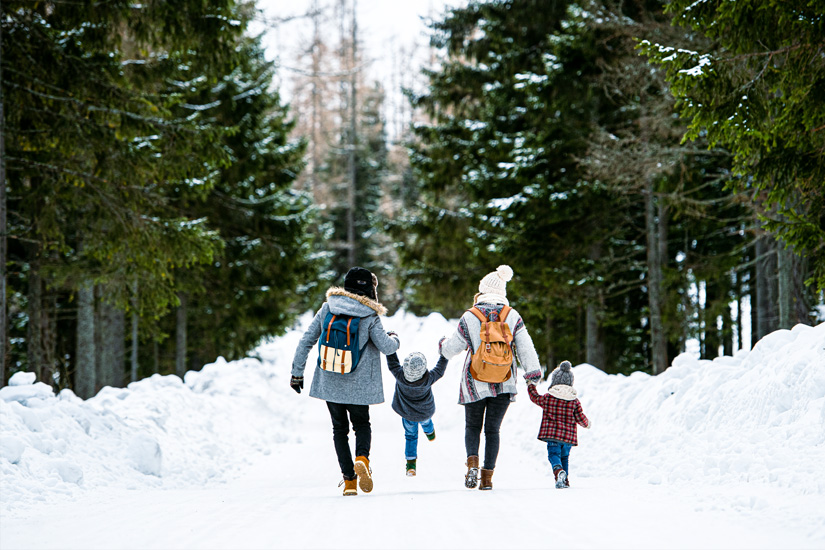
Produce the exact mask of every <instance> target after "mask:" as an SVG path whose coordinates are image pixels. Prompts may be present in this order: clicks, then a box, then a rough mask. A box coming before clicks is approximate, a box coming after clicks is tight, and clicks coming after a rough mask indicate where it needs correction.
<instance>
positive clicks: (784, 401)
mask: <svg viewBox="0 0 825 550" xmlns="http://www.w3.org/2000/svg"><path fill="white" fill-rule="evenodd" d="M310 319H311V316H310V315H305V316H303V317H302V318H301V320H300V322H299V323H298V326H297V327H296V330H293V331H290V332H288V333H287V334H286V335H285V336H283V337H281V338H277V339H273V340H272V341H271V342H269V343H267V344H264V345H262V346H261V347H260V348H259V349H258V350H257V355H258V358H247V359H244V360H241V361H234V362H231V363H227V362H225V361H223V360H218V361H217V362H216V363H214V364H211V365H207V366H206V367H204V369H203V370H202V371H200V372H190V373H187V375H186V377H185V380H184V381H183V382H182V381H181V380H180V379H179V378H177V377H175V376H165V377H161V376H155V377H152V378H149V379H146V380H142V381H140V382H137V383H134V384H130V385H129V387H128V388H125V389H113V388H106V389H104V390H103V391H101V392H100V394H98V395H97V396H96V397H94V398H92V399H89V400H87V401H85V402H84V401H82V400H80V399H78V398H77V397H75V396H74V395H73V394H71V392H67V391H64V392H61V394H60V395H59V396H54V395H53V394H52V392H51V390H50V389H49V388H48V387H47V386H45V385H43V384H32V383H31V380H29V379H28V378H27V375H26V374H25V373H21V374H18V375H16V376H15V378H14V383H15V384H17V385H12V386H8V387H5V388H2V389H0V548H3V549H15V548H297V547H302V548H331V547H336V548H355V547H357V548H420V547H425V546H426V547H434V548H441V547H450V548H502V547H515V548H546V547H549V546H553V547H565V548H566V547H570V548H594V547H595V548H696V547H706V548H708V547H713V548H779V547H781V548H822V547H824V546H825V452H823V451H825V324H821V325H819V326H817V327H813V328H812V327H806V326H802V325H799V326H797V327H795V328H794V329H793V330H791V331H787V330H783V331H777V332H775V333H773V334H771V335H769V336H767V337H766V338H764V339H763V340H761V341H760V342H759V343H758V344H757V345H756V346H755V347H754V349H753V350H752V351H750V352H739V353H738V354H737V355H736V356H735V357H722V358H719V359H717V360H714V361H700V360H697V359H694V358H691V357H688V356H686V355H682V356H679V357H677V358H676V359H675V360H674V365H673V366H672V367H671V368H670V369H668V370H667V371H666V372H665V373H663V374H661V375H659V376H656V377H651V376H648V375H645V374H643V373H634V374H633V375H631V376H613V375H606V374H604V373H603V372H601V371H599V370H598V369H596V368H594V367H592V366H590V365H579V366H577V367H575V368H574V374H575V376H576V383H575V385H576V387H577V389H578V391H579V395H580V399H581V401H582V405H583V407H584V411H585V413H586V414H587V415H588V416H589V418H590V419H591V420H592V421H593V428H592V429H591V430H582V429H580V430H579V442H580V444H579V446H578V447H577V448H575V449H574V450H573V452H572V454H571V457H570V464H571V468H570V469H571V476H570V479H571V484H572V488H571V489H569V490H564V491H557V490H556V489H554V488H552V487H553V484H552V473H551V472H550V469H549V466H548V463H547V459H546V453H545V448H544V445H543V444H542V443H541V442H539V441H537V440H536V439H535V436H536V433H537V432H538V426H539V420H540V413H541V411H540V409H539V408H538V407H536V406H535V405H533V404H532V403H531V402H530V401H529V399H528V398H527V395H526V391H524V389H523V388H524V387H523V385H521V386H520V393H519V396H518V399H517V401H516V402H515V403H513V404H512V405H511V408H510V411H509V412H508V414H507V416H506V417H505V421H504V425H503V427H502V450H501V453H500V455H499V462H498V465H497V468H496V473H495V476H494V478H493V482H494V485H495V489H494V490H493V491H491V492H484V493H482V492H480V491H471V490H467V489H465V488H464V487H463V485H462V481H463V475H464V470H465V468H464V466H463V461H464V450H463V410H462V409H461V407H460V406H459V405H457V404H456V400H457V396H458V376H459V366H460V361H461V360H460V358H455V359H453V360H452V361H451V363H450V366H449V367H448V369H447V373H446V375H445V377H444V379H443V380H441V381H439V382H438V383H437V384H436V385H435V386H434V392H435V396H436V403H437V406H438V410H437V412H436V416H435V419H434V421H435V426H436V434H437V438H436V440H435V441H434V442H428V441H427V440H426V438H423V437H422V438H421V440H420V442H419V468H418V470H419V475H418V476H417V477H415V478H407V477H406V476H405V475H404V436H403V430H402V428H401V422H400V419H399V417H398V416H397V415H396V414H395V413H394V412H393V411H392V410H391V408H390V407H389V401H390V400H391V397H392V391H393V381H392V377H391V376H390V375H389V373H388V372H387V371H385V372H384V386H385V398H386V401H387V403H385V404H384V405H380V406H375V407H372V408H371V416H372V421H373V449H372V456H371V461H372V466H373V471H374V475H375V480H376V481H375V482H376V488H375V490H374V491H373V492H372V493H371V494H369V495H363V494H359V496H358V497H356V498H348V499H344V498H343V497H341V496H340V491H341V489H339V488H338V487H336V485H337V483H338V481H340V478H341V474H340V471H339V470H338V466H337V462H336V459H335V453H334V450H333V448H332V434H331V429H330V425H329V417H328V414H327V412H326V407H325V406H324V404H323V402H321V401H318V400H316V399H312V398H309V397H308V396H307V390H305V391H304V393H302V394H301V395H296V394H295V393H294V392H293V391H292V390H291V389H290V388H289V387H288V380H289V370H290V363H291V359H292V354H293V352H294V349H295V346H296V345H297V342H298V339H299V338H300V335H301V331H300V328H301V327H302V326H305V325H306V323H308V321H309V320H310ZM384 324H385V327H386V328H387V329H388V330H390V329H392V330H396V331H397V332H398V333H399V334H400V335H401V342H402V346H401V349H400V351H399V356H400V357H401V358H403V357H404V356H405V355H406V354H407V353H410V352H412V351H422V352H424V353H425V355H426V356H427V358H428V360H429V361H430V366H431V367H432V366H433V365H434V364H435V359H436V357H437V345H436V343H437V341H438V339H439V337H440V336H441V335H444V334H447V333H448V332H450V331H451V330H452V329H453V327H454V323H453V322H449V321H447V320H445V319H444V318H443V317H441V316H440V315H437V314H433V315H430V316H429V317H427V318H418V317H414V316H412V315H409V314H405V313H403V312H400V313H398V314H396V315H395V316H393V317H391V318H387V319H385V322H384ZM312 361H313V359H310V363H309V365H310V368H308V369H307V382H306V384H305V386H306V388H308V387H309V384H310V382H311V376H312V368H311V367H312V366H313V363H312ZM29 376H30V375H29ZM539 389H540V391H544V390H545V389H546V384H541V385H540V386H539ZM491 503H492V504H493V506H490V504H491ZM491 523H494V524H496V525H495V526H494V527H492V528H490V527H489V526H490V525H491Z"/></svg>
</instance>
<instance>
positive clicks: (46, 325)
mask: <svg viewBox="0 0 825 550" xmlns="http://www.w3.org/2000/svg"><path fill="white" fill-rule="evenodd" d="M41 323H42V324H41V337H40V344H41V346H42V350H43V351H42V355H41V357H42V359H43V363H42V366H41V371H40V377H41V378H40V381H41V382H44V383H46V384H48V385H50V386H53V387H54V386H55V385H56V384H55V379H54V373H55V370H56V368H57V296H56V295H55V294H54V293H50V294H48V295H46V296H45V297H44V298H43V311H42V318H41Z"/></svg>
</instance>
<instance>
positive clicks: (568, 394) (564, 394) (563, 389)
mask: <svg viewBox="0 0 825 550" xmlns="http://www.w3.org/2000/svg"><path fill="white" fill-rule="evenodd" d="M547 393H549V394H550V395H552V396H553V397H556V398H558V399H562V400H564V401H573V400H575V399H576V398H577V397H578V394H577V393H576V390H575V388H573V386H567V385H565V384H556V385H555V386H550V388H548V390H547Z"/></svg>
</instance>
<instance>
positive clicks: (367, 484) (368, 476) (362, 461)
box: [355, 456, 372, 493]
mask: <svg viewBox="0 0 825 550" xmlns="http://www.w3.org/2000/svg"><path fill="white" fill-rule="evenodd" d="M355 474H356V475H357V476H358V486H359V487H361V490H362V491H364V492H365V493H369V492H370V491H372V470H370V459H369V458H367V457H365V456H357V457H355Z"/></svg>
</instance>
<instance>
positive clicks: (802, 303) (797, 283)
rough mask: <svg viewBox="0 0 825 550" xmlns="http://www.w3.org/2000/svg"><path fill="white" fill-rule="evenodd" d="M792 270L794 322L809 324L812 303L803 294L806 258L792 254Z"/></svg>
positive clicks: (806, 268)
mask: <svg viewBox="0 0 825 550" xmlns="http://www.w3.org/2000/svg"><path fill="white" fill-rule="evenodd" d="M793 259H794V270H793V274H794V276H793V296H794V300H793V304H794V318H795V321H794V324H798V323H804V324H806V325H810V324H811V318H810V312H811V310H812V309H813V304H811V303H810V300H809V298H808V297H807V295H806V294H805V273H806V272H807V271H808V259H807V258H802V257H800V256H797V255H796V254H794V256H793Z"/></svg>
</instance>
